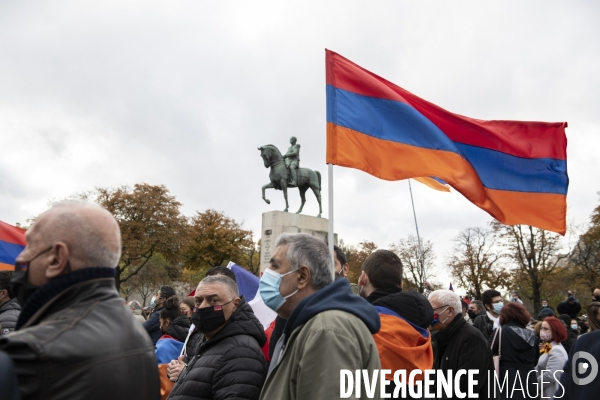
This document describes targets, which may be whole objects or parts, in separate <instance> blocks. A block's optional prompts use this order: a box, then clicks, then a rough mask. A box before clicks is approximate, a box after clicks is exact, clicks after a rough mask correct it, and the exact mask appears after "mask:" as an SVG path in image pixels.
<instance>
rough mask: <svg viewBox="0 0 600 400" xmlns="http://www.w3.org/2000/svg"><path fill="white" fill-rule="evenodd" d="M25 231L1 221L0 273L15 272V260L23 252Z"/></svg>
mask: <svg viewBox="0 0 600 400" xmlns="http://www.w3.org/2000/svg"><path fill="white" fill-rule="evenodd" d="M26 245H27V243H26V242H25V230H24V229H21V228H18V227H16V226H12V225H9V224H7V223H6V222H2V221H0V271H13V270H14V269H15V260H16V259H17V256H18V255H19V254H20V253H21V251H23V249H24V248H25V246H26Z"/></svg>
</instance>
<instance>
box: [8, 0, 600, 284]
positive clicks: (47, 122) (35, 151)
mask: <svg viewBox="0 0 600 400" xmlns="http://www.w3.org/2000/svg"><path fill="white" fill-rule="evenodd" d="M599 20H600V4H599V3H598V2H594V1H585V2H584V1H569V2H566V1H548V0H544V1H527V2H523V1H503V2H481V1H461V2H458V1H454V2H448V1H427V2H408V1H396V0H394V1H377V2H366V1H348V0H344V1H319V2H316V1H314V2H307V1H286V2H282V1H270V2H267V1H255V0H253V1H218V2H208V1H197V0H195V1H169V2H165V1H161V2H154V1H143V2H141V1H137V2H133V1H130V2H123V1H108V0H103V1H97V2H81V1H53V2H26V3H23V2H16V1H3V2H0V49H1V55H0V149H1V151H2V157H0V220H2V221H5V222H8V223H12V224H14V223H16V222H20V223H25V222H26V220H27V219H28V218H30V217H32V216H35V215H37V214H38V213H40V212H41V211H43V210H44V209H45V208H46V207H47V204H48V201H49V199H51V198H63V197H67V196H69V195H70V194H72V193H74V192H81V191H87V190H91V189H93V188H95V187H99V186H100V187H115V186H120V185H133V184H135V183H139V182H147V183H150V184H164V185H166V186H167V188H168V189H169V190H170V191H171V193H172V194H173V195H175V196H176V197H177V199H178V200H180V201H181V202H182V203H183V204H184V206H183V212H184V213H185V214H186V215H189V216H191V215H192V214H193V213H194V212H195V211H197V210H205V209H207V208H214V209H217V210H221V211H224V212H225V213H226V214H228V215H229V216H231V217H233V218H235V219H236V220H238V221H244V226H245V227H246V228H249V229H252V230H253V231H254V232H255V235H256V236H258V233H259V232H260V230H261V229H260V224H261V214H262V213H263V212H266V211H270V210H274V209H283V208H284V201H283V195H282V193H281V192H279V191H277V192H274V191H270V192H267V193H268V194H267V197H268V198H270V199H271V201H272V202H271V205H267V204H265V203H264V202H263V201H262V199H261V186H262V185H264V184H265V183H267V182H268V170H267V169H265V168H264V165H263V162H262V160H261V158H260V156H259V152H258V150H257V147H259V146H261V145H265V144H274V145H276V146H278V147H279V148H280V149H281V150H282V151H285V150H286V148H287V146H288V140H289V137H290V136H291V135H295V136H297V137H298V142H299V143H300V144H301V145H302V150H301V166H304V167H309V168H313V169H318V170H320V171H321V174H322V175H323V177H324V182H323V188H324V190H323V192H324V193H323V205H324V214H323V215H324V216H325V217H327V214H328V211H327V201H328V196H327V185H328V181H327V167H326V165H325V52H324V49H325V48H328V49H331V50H333V51H336V52H338V53H340V54H341V55H343V56H345V57H347V58H349V59H350V60H352V61H354V62H356V63H357V64H359V65H361V66H363V67H365V68H367V69H369V70H371V71H372V72H374V73H376V74H378V75H380V76H383V77H384V78H386V79H388V80H390V81H392V82H394V83H396V84H397V85H399V86H401V87H403V88H405V89H407V90H409V91H411V92H413V93H414V94H416V95H418V96H420V97H422V98H425V99H427V100H429V101H431V102H433V103H436V104H438V105H439V106H441V107H443V108H445V109H447V110H449V111H452V112H455V113H459V114H463V115H466V116H469V117H474V118H479V119H517V120H519V119H520V120H539V121H567V122H568V123H569V128H568V129H567V137H568V140H569V144H568V149H567V150H568V171H569V177H570V185H569V194H568V215H567V219H568V221H569V222H575V223H585V222H587V221H588V217H589V215H590V213H591V212H592V210H593V208H594V207H595V206H596V205H597V204H598V200H599V198H598V195H597V193H596V192H597V191H598V190H600V183H599V182H600V178H599V177H598V172H600V157H598V151H599V145H600V113H599V111H598V110H599V109H600V74H599V72H598V71H600V24H598V21H599ZM334 183H335V184H334V201H335V231H336V232H337V233H338V234H339V237H340V238H343V239H344V241H345V242H346V243H351V244H356V243H358V242H360V241H362V240H364V239H367V240H371V241H374V242H375V243H377V244H378V245H379V246H380V247H387V246H388V245H389V244H390V243H391V242H394V241H396V240H398V239H399V238H403V237H406V236H407V235H409V234H414V231H415V227H414V222H413V216H412V211H411V208H410V197H409V192H408V183H407V182H406V181H399V182H386V181H381V180H378V179H377V178H374V177H371V176H369V175H367V174H366V173H364V172H361V171H358V170H352V169H345V168H341V167H334ZM413 191H414V195H415V204H416V208H417V217H418V220H419V228H420V232H421V234H422V236H424V237H425V238H427V239H431V240H432V241H433V242H434V246H435V250H436V253H437V264H438V268H439V269H440V271H439V275H440V277H441V278H440V281H442V282H443V283H444V284H447V282H446V281H447V280H448V279H449V278H447V277H446V276H447V274H446V272H445V271H444V265H445V261H446V259H447V255H448V254H449V252H450V251H451V249H452V247H453V246H454V242H453V240H454V238H455V237H456V235H457V234H458V233H459V232H460V231H461V230H464V229H466V228H468V227H476V226H483V225H485V224H486V223H487V222H489V221H490V218H491V217H489V216H488V214H487V213H485V212H484V211H482V210H480V209H479V208H477V207H476V206H474V205H472V204H471V203H469V202H468V201H467V200H465V199H464V198H463V197H462V195H460V194H459V193H457V192H453V193H451V194H448V193H442V192H437V191H434V190H431V189H429V188H427V187H425V186H423V185H421V184H420V183H418V182H413ZM307 198H308V201H307V204H306V207H305V209H304V211H305V213H306V214H309V215H316V214H317V211H318V208H317V203H316V200H315V198H314V196H313V195H312V193H309V194H308V195H307ZM290 203H291V204H290V210H292V211H295V210H296V209H297V208H298V206H299V203H300V200H299V196H298V193H297V191H296V190H292V191H291V192H290Z"/></svg>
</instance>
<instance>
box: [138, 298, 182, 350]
mask: <svg viewBox="0 0 600 400" xmlns="http://www.w3.org/2000/svg"><path fill="white" fill-rule="evenodd" d="M171 296H175V289H173V288H172V287H171V286H161V287H160V290H159V291H158V292H156V295H155V296H154V299H155V300H154V303H155V304H156V306H155V307H154V311H153V312H152V314H150V316H149V317H148V319H147V320H146V322H144V329H146V332H148V335H150V339H151V340H152V344H154V345H155V346H156V342H158V339H160V337H161V336H162V331H161V330H160V313H161V311H162V310H163V308H164V307H163V306H164V304H165V301H167V299H168V298H169V297H171Z"/></svg>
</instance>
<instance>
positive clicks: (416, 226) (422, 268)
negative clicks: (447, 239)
mask: <svg viewBox="0 0 600 400" xmlns="http://www.w3.org/2000/svg"><path fill="white" fill-rule="evenodd" d="M408 190H409V191H410V202H411V204H412V209H413V216H414V217H415V229H416V230H417V242H418V243H419V258H420V260H419V261H420V262H421V271H422V273H423V282H425V281H427V276H426V275H425V262H424V260H423V248H422V247H421V236H419V225H418V224H417V213H416V211H415V201H414V200H413V194H412V186H411V185H410V179H409V180H408Z"/></svg>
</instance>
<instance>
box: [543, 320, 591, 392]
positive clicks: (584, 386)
mask: <svg viewBox="0 0 600 400" xmlns="http://www.w3.org/2000/svg"><path fill="white" fill-rule="evenodd" d="M598 360H600V330H596V331H592V332H589V333H586V334H585V335H581V336H580V337H579V339H577V340H576V341H575V343H574V344H573V349H572V350H571V352H570V353H569V359H568V360H567V362H566V363H565V367H564V369H565V370H564V372H563V373H562V375H561V376H560V385H559V386H558V389H557V390H556V393H555V394H554V398H555V399H560V398H562V399H563V400H580V399H597V398H598V393H600V376H599V375H598V374H600V371H599V370H598V368H599V367H598ZM563 392H564V393H563Z"/></svg>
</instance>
